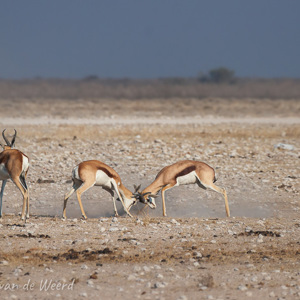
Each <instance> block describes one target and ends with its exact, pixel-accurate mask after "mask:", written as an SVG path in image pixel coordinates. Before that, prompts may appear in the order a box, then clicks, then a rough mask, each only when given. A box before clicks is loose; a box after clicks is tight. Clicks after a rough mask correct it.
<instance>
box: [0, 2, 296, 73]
mask: <svg viewBox="0 0 300 300" xmlns="http://www.w3.org/2000/svg"><path fill="white" fill-rule="evenodd" d="M220 66H225V67H227V68H230V69H233V70H234V71H235V72H236V75H238V76H242V77H254V76H255V77H257V76H258V77H298V78H300V1H297V0H294V1H293V0H285V1H284V0H281V1H278V0H251V1H242V0H207V1H201V0H198V1H197V0H173V1H171V0H169V1H167V0H148V1H146V0H144V1H142V0H103V1H102V0H98V1H96V0H94V1H92V0H48V1H46V0H44V1H43V0H35V1H33V0H19V1H18V0H15V1H12V0H0V78H25V77H36V76H41V77H61V78H68V77H70V78H82V77H85V76H89V75H97V76H99V77H111V78H115V77H130V78H154V77H166V76H172V77H177V76H187V77H195V76H197V74H198V73H199V72H201V71H202V72H207V71H209V70H211V69H213V68H217V67H220Z"/></svg>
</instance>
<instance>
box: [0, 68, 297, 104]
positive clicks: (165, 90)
mask: <svg viewBox="0 0 300 300" xmlns="http://www.w3.org/2000/svg"><path fill="white" fill-rule="evenodd" d="M221 73H222V72H221V70H219V71H216V72H213V73H212V74H211V76H213V78H214V81H215V82H216V84H212V83H211V82H203V81H200V80H199V79H198V78H162V79H147V80H144V79H143V80H142V79H135V80H134V79H127V78H124V79H99V78H97V77H96V76H89V77H87V78H84V79H78V80H74V79H27V80H4V79H2V80H0V100H1V99H10V100H12V99H71V100H76V99H103V98H106V99H128V100H131V99H133V100H135V99H154V98H160V99H162V98H165V99H166V98H181V99H184V98H185V99H186V98H196V99H203V98H207V97H221V98H238V99H243V98H256V99H265V98H269V99H300V79H241V78H238V79H235V82H234V84H232V83H231V81H230V80H229V79H230V78H232V76H231V75H233V74H231V73H229V74H227V75H226V74H225V75H221ZM225 73H227V72H225ZM230 74H231V75H230ZM222 76H223V77H224V78H227V79H226V80H225V79H222V80H221V79H220V78H222ZM218 78H219V79H218ZM220 80H221V81H220ZM219 83H222V84H219Z"/></svg>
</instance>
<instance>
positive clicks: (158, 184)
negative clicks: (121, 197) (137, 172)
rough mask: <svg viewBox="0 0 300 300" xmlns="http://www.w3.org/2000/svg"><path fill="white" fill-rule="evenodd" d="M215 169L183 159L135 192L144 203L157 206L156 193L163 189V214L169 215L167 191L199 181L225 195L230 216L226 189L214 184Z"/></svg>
mask: <svg viewBox="0 0 300 300" xmlns="http://www.w3.org/2000/svg"><path fill="white" fill-rule="evenodd" d="M216 180H217V179H216V177H215V171H214V169H213V168H212V167H210V166H209V165H207V164H206V163H204V162H200V161H193V160H183V161H178V162H176V163H174V164H173V165H170V166H166V167H164V168H163V169H162V170H161V171H160V172H159V173H158V174H157V176H156V178H155V180H154V181H153V182H152V183H151V184H150V185H149V186H148V187H146V188H145V189H144V190H143V191H142V192H137V193H135V197H136V199H138V200H139V201H140V202H143V203H144V204H148V205H149V202H150V203H152V206H150V205H149V206H150V207H152V208H153V207H155V200H154V199H153V198H155V197H153V196H154V195H157V194H158V192H159V191H160V190H161V195H162V209H163V216H164V217H165V216H167V213H166V204H165V192H166V191H167V190H169V189H171V188H173V187H175V186H179V185H184V184H194V183H197V184H198V186H199V187H201V188H203V189H205V190H206V189H207V188H209V189H211V190H214V191H216V192H218V193H220V194H222V195H223V196H224V199H225V210H226V214H227V217H230V211H229V205H228V199H227V194H226V191H225V189H223V188H220V187H218V186H216V185H215V184H214V182H216Z"/></svg>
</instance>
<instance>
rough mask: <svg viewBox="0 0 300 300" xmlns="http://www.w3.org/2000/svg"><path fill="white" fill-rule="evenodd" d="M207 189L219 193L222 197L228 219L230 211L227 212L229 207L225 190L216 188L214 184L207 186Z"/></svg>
mask: <svg viewBox="0 0 300 300" xmlns="http://www.w3.org/2000/svg"><path fill="white" fill-rule="evenodd" d="M207 187H208V188H210V189H212V190H213V191H215V192H217V193H220V194H222V195H223V196H224V200H225V210H226V215H227V217H230V210H229V205H228V199H227V193H226V190H225V189H223V188H220V187H218V186H216V185H215V184H213V183H211V184H210V185H208V186H207Z"/></svg>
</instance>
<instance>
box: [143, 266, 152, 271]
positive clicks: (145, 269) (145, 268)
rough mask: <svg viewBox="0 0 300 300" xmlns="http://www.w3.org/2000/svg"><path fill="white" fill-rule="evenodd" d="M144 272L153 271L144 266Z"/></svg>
mask: <svg viewBox="0 0 300 300" xmlns="http://www.w3.org/2000/svg"><path fill="white" fill-rule="evenodd" d="M143 270H144V271H145V272H150V271H151V269H150V268H149V267H147V266H144V267H143Z"/></svg>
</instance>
